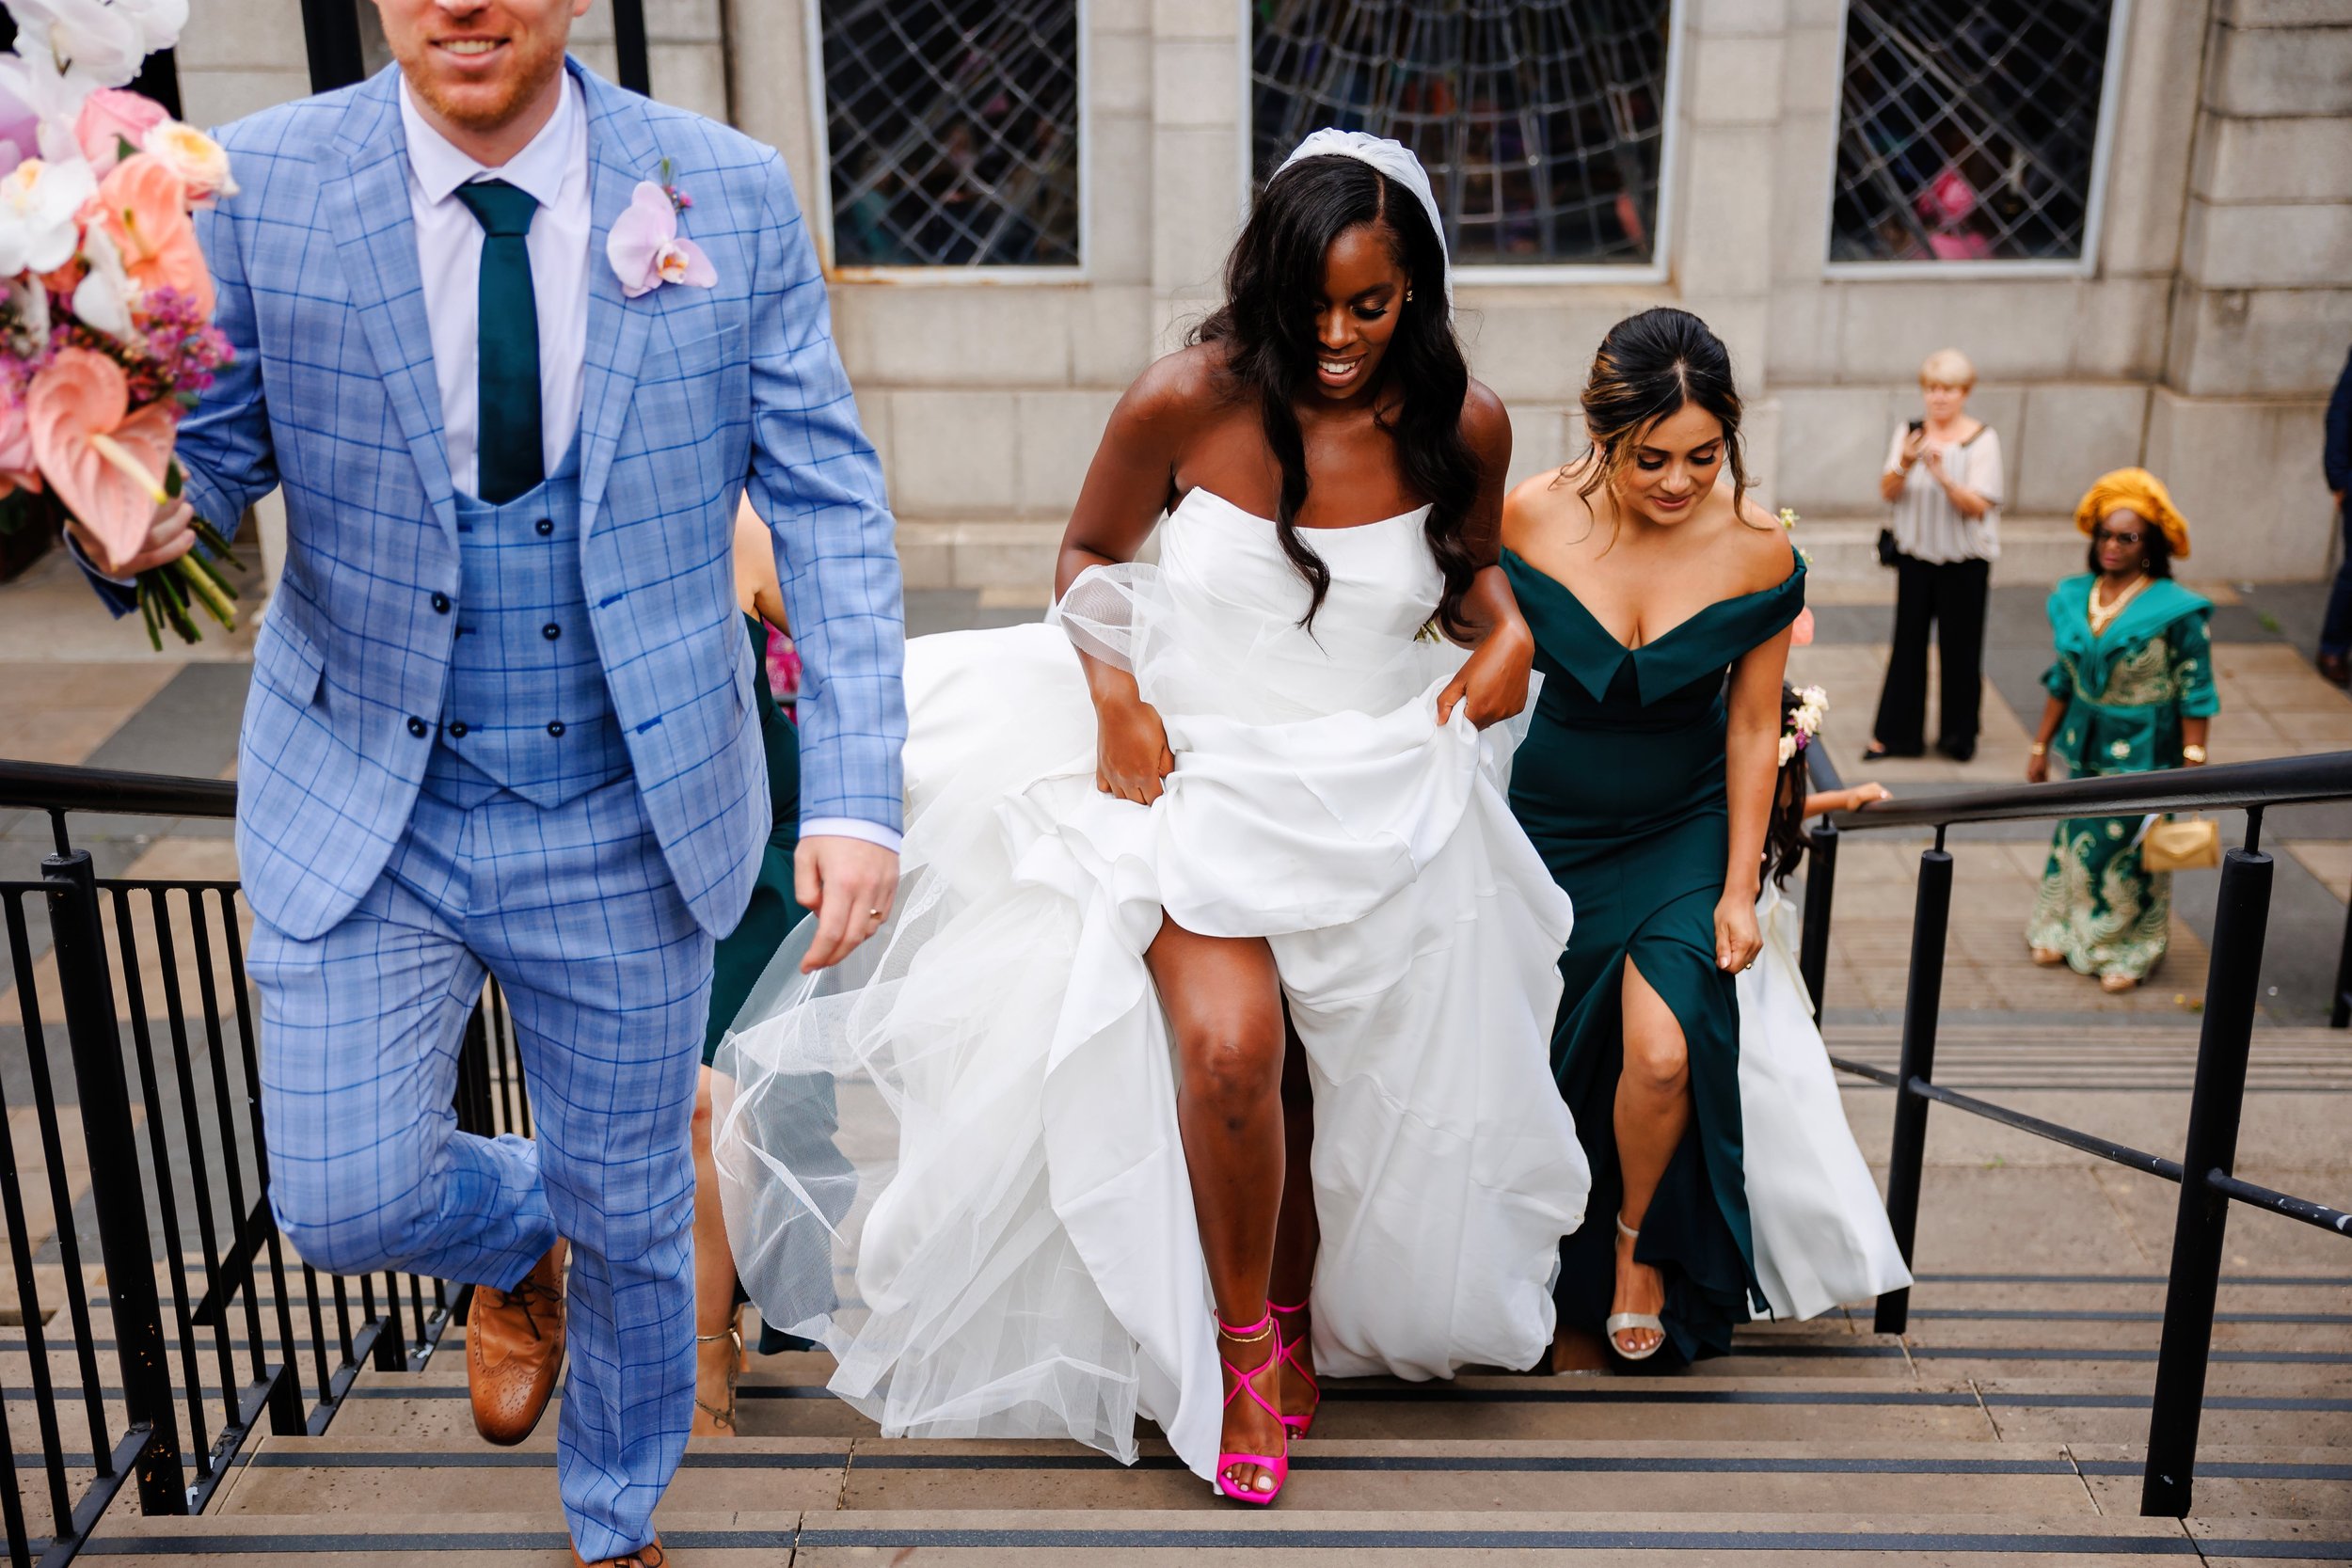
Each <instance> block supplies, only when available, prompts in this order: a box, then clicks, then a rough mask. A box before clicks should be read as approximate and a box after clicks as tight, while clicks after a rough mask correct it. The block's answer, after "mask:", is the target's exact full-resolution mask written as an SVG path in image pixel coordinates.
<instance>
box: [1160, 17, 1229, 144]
mask: <svg viewBox="0 0 2352 1568" xmlns="http://www.w3.org/2000/svg"><path fill="white" fill-rule="evenodd" d="M1241 79H1242V70H1241V59H1240V56H1239V55H1236V54H1235V53H1234V49H1233V45H1232V43H1230V42H1223V41H1216V40H1193V39H1174V40H1170V39H1166V38H1162V39H1157V40H1153V42H1152V119H1155V120H1157V121H1158V122H1159V123H1160V124H1162V125H1204V126H1206V125H1214V126H1220V127H1226V128H1232V127H1235V126H1237V125H1238V124H1239V123H1240V119H1241Z"/></svg>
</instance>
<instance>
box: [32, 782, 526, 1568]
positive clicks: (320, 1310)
mask: <svg viewBox="0 0 2352 1568" xmlns="http://www.w3.org/2000/svg"><path fill="white" fill-rule="evenodd" d="M0 808H5V809H17V810H27V811H40V812H44V813H47V814H48V815H49V816H50V818H51V821H52V823H53V825H54V829H55V833H56V853H55V854H52V855H49V856H47V857H45V858H44V859H43V861H42V863H41V868H40V869H41V876H40V880H38V881H25V882H8V881H0V927H5V931H6V939H7V946H8V954H7V958H6V967H5V968H0V976H7V977H11V978H12V979H13V982H14V991H15V995H16V997H17V1010H18V1013H19V1017H20V1020H21V1023H22V1026H23V1028H24V1037H25V1042H26V1047H27V1049H26V1058H27V1069H28V1073H29V1076H30V1079H31V1085H32V1105H31V1107H30V1109H32V1110H33V1112H34V1113H35V1122H36V1126H37V1128H38V1130H39V1133H40V1143H41V1153H42V1162H41V1163H42V1164H43V1166H44V1167H45V1169H46V1180H47V1185H48V1189H49V1199H50V1208H51V1212H52V1214H53V1216H54V1224H53V1226H52V1227H51V1228H52V1232H53V1235H54V1240H53V1241H50V1242H49V1243H47V1244H48V1245H49V1246H51V1247H53V1248H55V1250H56V1258H57V1261H58V1263H59V1264H61V1265H62V1266H61V1267H60V1268H58V1269H57V1270H56V1275H59V1276H61V1278H60V1279H59V1282H58V1283H57V1284H56V1286H55V1287H54V1290H55V1291H56V1292H58V1293H61V1294H62V1295H63V1298H64V1301H63V1306H64V1307H65V1309H66V1310H65V1312H64V1314H63V1317H64V1323H63V1324H62V1325H60V1324H59V1323H56V1322H54V1321H52V1319H51V1316H50V1311H49V1310H44V1307H43V1302H42V1290H43V1278H42V1271H41V1270H40V1267H39V1265H38V1264H37V1262H36V1258H37V1253H36V1243H37V1242H38V1241H39V1240H40V1239H39V1238H36V1237H35V1236H34V1235H33V1234H32V1233H31V1231H30V1229H29V1228H28V1227H27V1223H26V1216H25V1207H24V1196H23V1194H22V1193H21V1192H20V1190H19V1188H20V1182H19V1180H18V1178H17V1166H16V1162H15V1157H14V1150H13V1149H12V1148H10V1147H9V1146H8V1127H7V1122H6V1112H7V1110H8V1106H7V1105H6V1104H5V1103H0V1218H4V1219H5V1221H6V1227H7V1233H8V1250H9V1261H10V1263H11V1264H12V1266H13V1269H14V1275H15V1279H16V1284H17V1290H18V1292H19V1300H20V1304H21V1306H22V1307H23V1311H22V1314H21V1323H22V1332H23V1334H24V1353H25V1354H26V1355H27V1357H28V1358H29V1362H30V1367H29V1370H28V1374H27V1375H28V1377H29V1379H30V1382H31V1388H30V1390H29V1392H30V1394H31V1403H32V1406H33V1408H34V1410H35V1412H36V1414H37V1427H38V1431H39V1434H40V1445H41V1450H42V1452H41V1458H40V1472H39V1473H40V1475H41V1477H42V1480H43V1481H44V1482H45V1487H44V1489H45V1491H46V1493H47V1500H48V1503H49V1512H50V1514H51V1519H52V1529H51V1535H50V1538H49V1540H48V1542H47V1543H46V1544H45V1545H44V1546H43V1548H42V1550H41V1552H40V1560H41V1561H43V1562H44V1563H61V1562H64V1561H66V1560H70V1559H71V1558H72V1556H73V1555H74V1553H75V1552H76V1551H77V1550H78V1549H79V1548H80V1546H81V1545H82V1544H83V1543H84V1542H85V1541H86V1540H87V1536H88V1533H89V1530H90V1529H91V1528H93V1527H94V1526H95V1524H96V1523H97V1520H98V1517H99V1515H100V1514H101V1513H103V1511H104V1509H105V1508H106V1506H107V1505H108V1504H109V1503H110V1502H111V1501H112V1499H113V1498H114V1497H116V1496H117V1495H118V1494H119V1492H120V1490H121V1489H122V1487H123V1485H124V1483H125V1482H126V1481H132V1480H134V1479H135V1481H136V1490H137V1493H138V1497H139V1505H140V1508H141V1511H142V1512H145V1513H195V1512H200V1511H201V1510H202V1509H203V1507H204V1506H205V1504H206V1502H207V1501H209V1499H210V1497H212V1495H213V1493H214V1491H215V1488H216V1487H217V1486H218V1484H219V1483H220V1481H222V1480H224V1479H225V1478H226V1476H227V1475H228V1473H229V1469H230V1464H231V1462H232V1461H233V1460H234V1459H235V1457H236V1455H237V1453H238V1452H239V1451H240V1450H241V1449H242V1448H243V1447H244V1445H245V1442H246V1438H247V1437H249V1436H250V1435H252V1434H253V1433H255V1432H257V1431H259V1430H261V1425H262V1422H263V1421H264V1420H266V1422H267V1423H268V1430H269V1431H271V1432H273V1433H285V1434H294V1435H299V1434H303V1433H311V1434H315V1433H319V1432H321V1431H324V1430H325V1429H326V1425H327V1423H328V1422H329V1421H331V1420H332V1419H333V1418H334V1416H335V1414H336V1412H337V1410H338V1409H339V1408H340V1407H341V1405H342V1401H343V1399H344V1397H345V1396H346V1395H347V1394H348V1393H349V1391H350V1389H351V1386H352V1385H353V1383H354V1382H355V1381H356V1380H357V1378H358V1373H359V1370H360V1369H361V1368H362V1367H363V1366H369V1365H373V1366H374V1367H376V1368H378V1369H379V1370H387V1371H399V1370H414V1369H416V1368H419V1367H421V1366H422V1365H423V1364H424V1362H425V1360H426V1359H427V1358H428V1357H429V1356H430V1355H431V1354H432V1351H433V1348H434V1346H435V1345H436V1344H437V1342H438V1340H439V1338H440V1336H441V1332H442V1330H443V1328H444V1327H445V1326H446V1325H447V1324H449V1323H453V1322H463V1321H464V1312H465V1307H466V1304H467V1299H468V1294H469V1291H468V1289H467V1288H466V1287H464V1286H461V1285H456V1284H454V1283H453V1282H451V1281H446V1280H439V1279H426V1278H421V1277H419V1276H417V1275H402V1274H397V1273H394V1272H391V1271H386V1272H383V1273H380V1274H377V1275H367V1276H364V1277H356V1278H346V1277H339V1276H332V1275H320V1274H319V1273H318V1272H317V1271H315V1270H314V1269H312V1268H311V1267H310V1265H308V1264H302V1263H293V1264H290V1260H289V1259H287V1257H286V1256H285V1248H284V1244H283V1243H282V1241H281V1239H280V1237H279V1235H278V1227H277V1225H276V1223H275V1221H274V1220H273V1218H272V1216H271V1213H270V1209H269V1202H268V1181H269V1174H268V1164H267V1161H268V1151H267V1143H266V1140H265V1139H264V1137H263V1136H262V1122H261V1103H260V1066H259V1049H258V1047H259V1038H260V1037H259V1034H258V1032H257V1030H256V1028H255V1014H254V1008H253V1006H252V998H251V992H250V989H249V987H248V985H247V983H246V974H245V958H244V950H243V940H242V937H241V935H240V931H239V924H238V912H237V902H238V899H239V896H240V890H239V887H238V884H237V883H236V882H234V881H230V880H217V879H215V880H201V879H193V880H192V879H102V878H99V877H98V876H97V875H96V874H95V870H94V867H93V865H92V863H91V858H90V855H89V853H88V852H87V850H82V849H76V848H75V847H73V846H72V843H71V842H70V839H69V837H68V833H67V825H66V819H67V816H68V814H69V813H95V814H105V815H117V816H185V817H206V818H215V819H217V818H221V817H227V816H233V815H234V813H235V809H236V786H235V785H234V784H225V783H221V782H218V781H215V780H205V779H184V778H173V777H167V776H163V775H156V774H147V773H124V772H112V771H107V770H104V769H98V768H60V767H54V766H47V765H42V764H37V763H25V762H13V761H5V760H0ZM44 927H45V929H44ZM43 937H45V938H46V942H47V945H46V948H45V949H44V948H43V947H42V946H41V944H40V939H41V938H43ZM43 958H48V959H49V960H50V961H53V962H54V963H55V966H56V987H55V989H54V991H53V992H52V994H55V995H56V996H58V997H60V998H61V999H62V1001H63V1005H64V1006H63V1011H64V1018H63V1020H62V1022H63V1024H64V1029H65V1039H66V1044H67V1046H68V1047H69V1049H70V1053H71V1072H72V1078H71V1088H72V1093H71V1094H70V1095H68V1094H66V1093H63V1092H61V1086H60V1084H59V1083H54V1082H53V1081H52V1066H51V1052H50V1046H49V1040H50V1038H51V1037H52V1036H53V1033H54V1028H55V1025H56V1022H58V1021H56V1020H54V1019H50V1018H45V1017H44V1016H43V1014H42V1006H43V1003H42V1000H41V998H42V995H43V990H44V988H43V987H42V986H41V984H40V961H41V960H42V959H43ZM151 992H153V993H154V994H151ZM126 1024H127V1031H126V1028H125V1025H126ZM126 1032H127V1035H128V1039H127V1041H126V1039H125V1038H124V1036H125V1034H126ZM454 1099H455V1106H456V1110H457V1114H458V1124H459V1126H460V1127H461V1128H462V1129H464V1130H466V1131H468V1132H485V1133H491V1132H520V1133H522V1134H524V1135H528V1134H529V1132H530V1126H531V1116H530V1108H529V1101H528V1097H527V1095H526V1094H525V1093H524V1090H523V1085H522V1074H521V1067H520V1056H519V1052H518V1050H517V1042H516V1038H515V1034H514V1030H513V1026H512V1021H511V1019H510V1018H509V1017H508V1015H507V1011H506V1007H505V1004H504V999H503V997H502V996H501V994H500V993H499V991H498V989H497V987H496V986H495V984H492V985H490V986H488V987H486V988H485V994H484V997H483V1000H482V1004H481V1005H480V1006H478V1007H477V1008H476V1011H475V1015H474V1018H473V1020H472V1022H470V1024H469V1027H468V1030H467V1034H466V1038H465V1042H464V1045H463V1047H462V1048H461V1050H460V1053H459V1057H458V1081H457V1085H456V1092H455V1097H454ZM0 1100H5V1096H0ZM19 1108H23V1107H19ZM77 1110H78V1115H79V1120H80V1131H81V1133H82V1138H83V1143H84V1146H85V1148H87V1149H88V1150H89V1151H90V1152H91V1155H92V1158H91V1159H90V1160H89V1161H88V1162H87V1164H88V1167H89V1196H88V1203H89V1208H90V1210H91V1218H92V1220H93V1221H94V1225H95V1229H96V1232H97V1239H98V1242H99V1245H100V1249H101V1253H102V1256H103V1261H104V1264H105V1271H106V1278H107V1297H106V1299H105V1301H104V1303H103V1306H104V1307H105V1309H106V1312H107V1315H108V1317H109V1318H110V1319H111V1321H112V1338H111V1343H110V1345H109V1341H108V1340H107V1339H106V1338H105V1337H103V1336H102V1335H101V1334H100V1333H99V1330H98V1327H97V1325H96V1323H94V1319H93V1308H94V1307H97V1306H98V1305H99V1303H97V1302H96V1301H95V1300H93V1298H91V1297H90V1296H89V1294H88V1291H87V1287H86V1285H85V1284H84V1269H83V1267H82V1264H81V1259H80V1251H81V1248H82V1245H83V1241H82V1237H81V1235H80V1234H79V1232H78V1230H77V1226H76V1222H75V1215H74V1209H73V1200H72V1192H71V1191H70V1189H69V1186H68V1184H67V1180H66V1164H65V1158H64V1150H65V1140H66V1134H65V1118H66V1117H68V1116H70V1115H72V1113H74V1112H75V1111H77ZM101 1151H104V1157H101ZM150 1205H152V1212H153V1215H154V1220H155V1224H152V1225H151V1223H150V1218H149V1216H150ZM159 1228H160V1234H159V1233H158V1230H159ZM190 1229H193V1231H194V1232H195V1235H194V1238H193V1242H192V1243H191V1242H190V1241H189V1240H188V1238H187V1232H188V1231H189V1230H190ZM379 1295H380V1298H381V1299H380V1300H379ZM355 1298H356V1299H355ZM52 1309H54V1308H52ZM60 1326H63V1327H65V1328H66V1329H68V1330H70V1339H71V1342H70V1344H69V1343H65V1342H62V1341H61V1340H60V1339H59V1338H56V1330H57V1329H58V1328H59V1327H60ZM106 1348H111V1349H112V1351H113V1353H114V1356H115V1360H116V1378H115V1383H114V1386H111V1387H109V1386H106V1385H105V1384H104V1382H103V1379H102V1376H101V1373H100V1362H99V1354H100V1352H101V1351H102V1350H103V1349H106ZM52 1354H71V1356H72V1363H73V1364H72V1370H71V1372H70V1373H69V1372H67V1371H65V1370H64V1369H63V1368H62V1367H60V1368H57V1369H53V1368H52V1367H51V1365H50V1357H51V1355H52ZM306 1363H307V1365H306ZM75 1383H78V1393H79V1396H80V1402H81V1404H82V1405H83V1406H84V1408H85V1411H86V1416H87V1424H88V1428H89V1453H90V1462H92V1463H93V1465H94V1470H95V1474H94V1476H93V1477H92V1479H91V1480H90V1481H88V1482H87V1483H86V1484H85V1485H83V1486H82V1487H81V1489H80V1491H79V1494H78V1496H77V1495H76V1493H75V1491H74V1489H73V1487H72V1485H71V1484H70V1481H69V1476H68V1469H69V1463H68V1457H67V1451H66V1449H65V1446H64V1441H63V1436H62V1433H61V1431H60V1421H59V1406H58V1404H57V1397H56V1396H57V1393H58V1392H59V1390H58V1388H57V1387H56V1385H58V1384H63V1385H66V1386H67V1387H68V1388H69V1389H71V1388H72V1385H73V1384H75ZM68 1397H72V1394H71V1393H69V1394H68ZM7 1399H8V1391H7V1390H5V1389H0V1404H4V1403H5V1402H6V1401H7ZM118 1413H119V1420H118V1419H117V1417H118ZM4 1425H5V1423H0V1426H4ZM118 1427H119V1431H118V1430H117V1429H118ZM0 1463H5V1464H6V1465H8V1466H9V1467H11V1468H12V1467H13V1466H14V1465H15V1457H14V1455H13V1453H12V1452H11V1451H8V1449H7V1448H6V1447H5V1445H0ZM72 1463H73V1464H75V1465H80V1464H83V1463H85V1462H84V1461H83V1460H82V1459H81V1458H80V1456H78V1455H76V1456H74V1458H73V1460H72ZM0 1526H5V1529H6V1532H7V1536H8V1552H9V1560H10V1561H11V1563H12V1564H18V1565H29V1564H30V1563H31V1561H32V1560H33V1541H32V1537H31V1535H30V1533H29V1531H28V1528H27V1525H26V1522H25V1507H24V1499H23V1498H22V1497H20V1496H19V1494H18V1490H17V1487H16V1485H15V1483H14V1478H13V1477H11V1478H10V1479H9V1484H8V1485H6V1486H0Z"/></svg>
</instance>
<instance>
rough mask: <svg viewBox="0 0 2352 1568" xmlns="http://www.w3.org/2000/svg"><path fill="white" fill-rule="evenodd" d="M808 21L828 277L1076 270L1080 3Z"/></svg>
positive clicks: (840, 3) (1047, 1) (937, 1)
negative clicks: (831, 270) (842, 273)
mask: <svg viewBox="0 0 2352 1568" xmlns="http://www.w3.org/2000/svg"><path fill="white" fill-rule="evenodd" d="M818 13H819V21H820V24H821V26H820V29H819V30H820V33H821V35H822V44H823V51H824V62H823V69H824V87H825V138H826V149H825V152H826V165H827V174H828V176H829V181H830V184H831V187H832V189H831V193H830V195H831V198H832V218H833V224H832V240H833V247H832V248H833V254H832V257H831V261H832V262H833V264H834V265H836V266H841V267H1074V266H1077V265H1078V264H1079V262H1080V255H1079V234H1080V228H1079V221H1078V218H1079V214H1078V200H1079V197H1078V134H1079V113H1078V54H1079V51H1078V26H1079V21H1078V0H820V4H819V7H818Z"/></svg>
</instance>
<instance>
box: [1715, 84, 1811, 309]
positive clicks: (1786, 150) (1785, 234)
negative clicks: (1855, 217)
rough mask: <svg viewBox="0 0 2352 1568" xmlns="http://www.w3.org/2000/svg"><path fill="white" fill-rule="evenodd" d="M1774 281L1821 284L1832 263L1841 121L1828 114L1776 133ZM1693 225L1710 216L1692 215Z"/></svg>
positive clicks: (1784, 125) (1787, 123)
mask: <svg viewBox="0 0 2352 1568" xmlns="http://www.w3.org/2000/svg"><path fill="white" fill-rule="evenodd" d="M1771 134H1772V135H1773V136H1774V138H1775V139H1776V141H1777V143H1778V146H1777V149H1776V151H1775V153H1774V156H1773V159H1772V256H1771V263H1772V277H1774V278H1775V279H1777V280H1780V281H1784V282H1786V281H1789V280H1793V279H1804V280H1806V281H1807V282H1809V283H1818V282H1819V281H1820V277H1821V268H1822V265H1823V263H1824V262H1826V261H1828V259H1829V212H1830V174H1829V169H1830V150H1831V148H1832V146H1833V145H1834V144H1835V142H1836V137H1837V122H1836V119H1833V118H1831V117H1830V116H1828V115H1817V114H1788V115H1783V116H1782V117H1781V119H1780V123H1779V124H1778V125H1777V126H1775V127H1773V128H1772V133H1771ZM1692 219H1693V221H1705V215H1704V214H1692Z"/></svg>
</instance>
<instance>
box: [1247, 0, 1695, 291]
mask: <svg viewBox="0 0 2352 1568" xmlns="http://www.w3.org/2000/svg"><path fill="white" fill-rule="evenodd" d="M1672 9H1673V8H1672V5H1671V3H1670V0H1519V3H1509V0H1256V5H1255V15H1256V24H1255V28H1254V31H1253V35H1252V39H1251V61H1252V64H1251V71H1250V88H1251V110H1252V122H1251V142H1252V147H1251V167H1252V170H1253V171H1254V174H1255V177H1256V178H1257V180H1259V181H1260V182H1263V180H1265V178H1266V177H1267V176H1268V175H1270V174H1272V173H1273V171H1274V169H1275V168H1276V167H1277V166H1279V164H1280V163H1281V161H1282V159H1283V157H1284V156H1286V155H1287V154H1288V153H1289V151H1290V150H1291V149H1292V148H1294V147H1295V146H1296V145H1297V144H1298V142H1299V140H1300V139H1301V138H1302V137H1304V136H1305V135H1307V133H1308V132H1310V131H1312V130H1315V129H1317V128H1318V127H1321V126H1325V125H1334V126H1338V127H1339V128H1341V129H1342V130H1350V131H1370V132H1373V133H1375V134H1376V135H1384V136H1393V137H1395V138H1396V139H1397V140H1398V141H1401V142H1403V143H1405V145H1406V146H1407V147H1409V148H1411V149H1412V150H1414V152H1415V153H1417V154H1418V155H1419V156H1420V158H1421V161H1422V164H1424V165H1425V166H1427V167H1428V170H1429V177H1430V182H1431V183H1432V184H1433V185H1435V187H1436V188H1437V194H1438V207H1439V209H1440V210H1441V211H1442V212H1443V213H1444V214H1445V225H1446V243H1447V244H1448V245H1449V246H1451V247H1452V249H1453V252H1454V260H1455V261H1456V263H1457V264H1459V265H1464V266H1498V265H1499V266H1513V265H1533V266H1542V265H1555V266H1556V265H1562V264H1571V265H1573V264H1585V263H1593V262H1601V263H1612V262H1614V263H1629V264H1635V265H1639V264H1642V263H1645V262H1649V261H1652V260H1654V259H1656V258H1657V256H1658V239H1657V236H1658V214H1659V180H1660V171H1661V168H1662V167H1663V165H1664V159H1663V155H1662V154H1663V149H1664V144H1665V123H1666V108H1665V103H1666V82H1667V63H1668V62H1667V45H1668V34H1669V32H1670V22H1671V14H1672Z"/></svg>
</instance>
